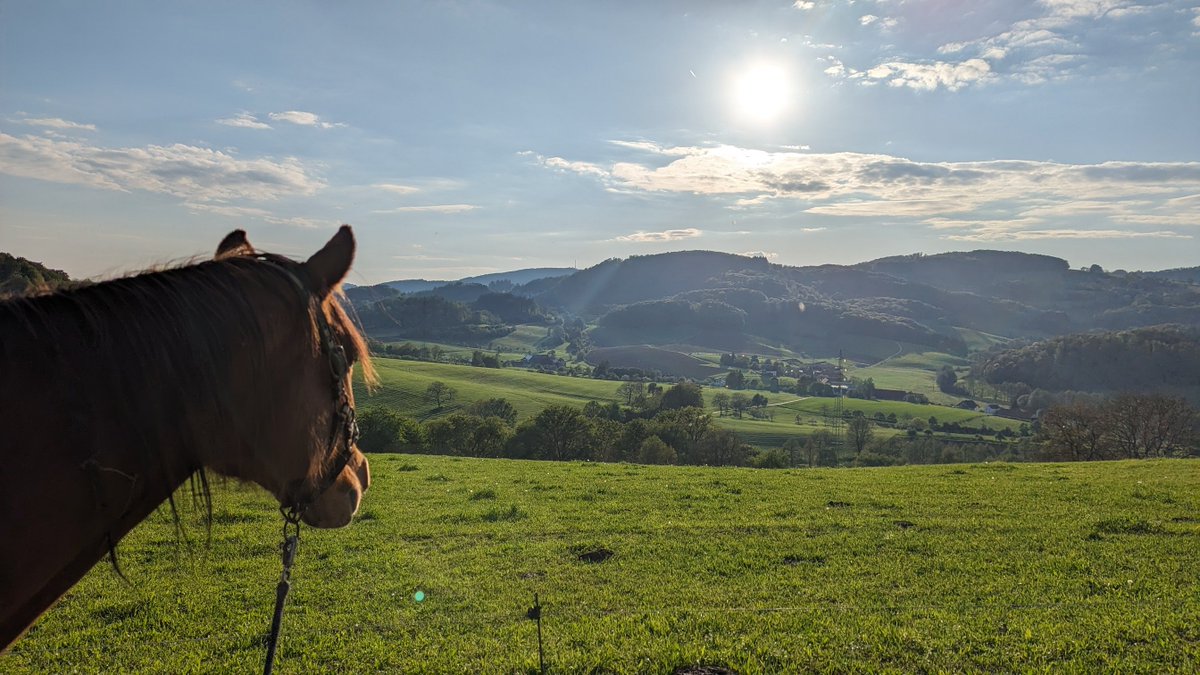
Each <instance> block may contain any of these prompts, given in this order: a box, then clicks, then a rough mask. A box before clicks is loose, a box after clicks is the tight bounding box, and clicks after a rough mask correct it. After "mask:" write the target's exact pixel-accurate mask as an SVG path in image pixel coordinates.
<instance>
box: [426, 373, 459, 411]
mask: <svg viewBox="0 0 1200 675" xmlns="http://www.w3.org/2000/svg"><path fill="white" fill-rule="evenodd" d="M425 397H426V398H428V399H430V400H432V401H433V402H434V405H436V406H437V407H438V408H441V407H442V401H450V400H451V399H453V398H454V388H453V387H450V386H448V385H447V384H446V383H445V382H442V381H441V380H434V381H433V382H430V383H429V386H428V387H426V388H425Z"/></svg>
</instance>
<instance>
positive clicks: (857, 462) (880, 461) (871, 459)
mask: <svg viewBox="0 0 1200 675" xmlns="http://www.w3.org/2000/svg"><path fill="white" fill-rule="evenodd" d="M903 463H904V462H903V461H901V460H900V459H899V458H898V457H892V456H890V455H883V454H880V453H878V452H863V453H861V454H859V456H858V457H855V458H854V466H895V465H897V464H903Z"/></svg>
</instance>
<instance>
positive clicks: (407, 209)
mask: <svg viewBox="0 0 1200 675" xmlns="http://www.w3.org/2000/svg"><path fill="white" fill-rule="evenodd" d="M478 208H479V207H478V206H476V205H474V204H428V205H425V206H397V207H395V208H391V209H379V210H376V211H372V212H371V213H379V214H390V213H466V212H467V211H474V210H475V209H478Z"/></svg>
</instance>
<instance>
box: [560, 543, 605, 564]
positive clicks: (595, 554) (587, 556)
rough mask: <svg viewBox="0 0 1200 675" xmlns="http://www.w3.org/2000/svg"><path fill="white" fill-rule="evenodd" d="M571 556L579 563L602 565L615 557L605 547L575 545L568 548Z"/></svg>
mask: <svg viewBox="0 0 1200 675" xmlns="http://www.w3.org/2000/svg"><path fill="white" fill-rule="evenodd" d="M570 551H571V555H573V556H575V559H576V560H578V561H579V562H585V563H592V564H597V563H602V562H604V561H606V560H608V559H609V558H611V557H613V556H614V555H616V554H615V553H613V551H612V549H610V548H608V547H607V546H597V545H594V544H575V545H574V546H572V547H571V548H570Z"/></svg>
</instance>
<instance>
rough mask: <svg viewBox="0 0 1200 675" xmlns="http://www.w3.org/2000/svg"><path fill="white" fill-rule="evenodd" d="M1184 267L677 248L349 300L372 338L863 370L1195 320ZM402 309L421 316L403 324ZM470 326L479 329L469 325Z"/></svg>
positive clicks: (1198, 288) (365, 292)
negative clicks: (560, 332)
mask: <svg viewBox="0 0 1200 675" xmlns="http://www.w3.org/2000/svg"><path fill="white" fill-rule="evenodd" d="M555 271H556V272H562V270H555ZM1190 272H1191V270H1169V271H1166V272H1162V273H1141V272H1133V273H1129V272H1117V273H1108V272H1105V271H1103V270H1102V269H1100V268H1099V267H1097V266H1094V265H1093V266H1091V267H1089V268H1087V269H1071V268H1070V266H1069V265H1068V264H1067V262H1066V261H1065V260H1062V259H1061V258H1054V257H1050V256H1044V255H1031V254H1026V253H1015V252H1005V251H971V252H963V253H945V254H939V255H911V256H897V257H891V258H881V259H879V260H874V261H870V262H865V263H861V264H858V265H817V266H810V267H789V266H785V265H776V264H772V263H770V262H769V261H768V260H766V259H765V258H756V257H746V256H740V255H734V254H729V253H718V252H712V251H682V252H675V253H663V254H657V255H645V256H633V257H630V258H626V259H616V258H614V259H610V260H606V261H604V262H602V263H600V264H598V265H595V266H593V267H590V268H587V269H584V270H579V271H576V272H574V273H571V274H563V275H561V276H548V277H543V278H538V279H535V280H534V281H531V282H529V283H526V284H524V285H521V286H516V287H512V286H511V279H508V278H503V276H502V275H499V276H497V277H496V278H495V279H493V280H492V282H491V286H484V285H483V284H482V283H478V282H472V281H471V280H469V279H464V280H463V281H461V282H454V283H450V284H443V285H441V286H438V287H434V288H428V287H423V288H420V289H419V290H416V289H415V288H414V290H416V292H415V293H413V294H411V295H407V296H401V295H400V293H399V292H398V291H397V290H396V288H395V285H394V284H391V285H380V286H376V287H368V288H355V289H352V290H351V291H350V297H351V299H352V300H353V301H354V302H355V304H356V306H357V307H358V309H359V313H360V315H362V316H363V317H364V325H365V326H366V328H367V329H368V330H369V331H373V332H376V333H385V334H389V335H400V334H403V335H405V336H406V337H413V338H425V339H433V338H438V339H453V338H455V336H456V335H465V336H466V337H467V340H468V342H467V343H468V344H481V339H482V338H483V337H486V336H489V335H490V336H494V335H498V334H502V332H500V331H499V329H498V328H496V326H498V325H500V324H505V325H515V324H520V323H544V322H546V321H560V322H567V321H581V322H582V323H581V324H580V325H581V326H585V327H587V328H588V333H587V337H588V340H589V341H590V344H593V345H596V346H601V347H615V346H622V345H672V344H675V345H694V346H699V347H703V348H705V349H711V350H721V351H738V350H742V349H743V348H752V347H753V346H754V345H756V344H769V345H774V346H778V347H780V348H784V349H790V350H794V351H797V352H805V353H810V354H812V353H814V350H816V352H815V353H821V354H823V355H826V356H828V355H831V354H832V355H836V353H837V351H838V350H839V349H840V345H847V346H848V350H847V356H851V357H858V358H862V359H863V360H866V361H868V362H869V361H871V360H877V359H878V358H882V356H886V355H887V353H891V352H890V351H886V350H887V347H883V348H878V347H876V348H873V351H872V352H871V354H869V355H868V354H863V355H857V354H855V353H854V348H853V347H852V346H851V345H853V344H854V343H855V341H856V340H868V341H874V342H873V344H876V345H879V344H884V345H892V344H905V345H911V346H913V348H915V349H925V350H929V351H937V352H944V353H949V354H955V355H964V354H966V352H967V350H968V346H967V344H966V342H965V341H964V337H963V335H964V332H972V331H973V332H975V333H982V334H987V335H992V336H998V338H999V339H1002V338H1020V339H1041V338H1048V337H1052V336H1057V335H1064V334H1072V333H1086V332H1089V331H1097V330H1109V331H1113V330H1128V329H1133V328H1141V327H1146V326H1154V325H1159V324H1167V323H1171V324H1181V325H1190V326H1200V284H1195V283H1190V282H1189V281H1188V280H1189V279H1190V278H1191V277H1190ZM481 280H482V278H481ZM498 290H510V291H511V293H502V294H497V293H495V291H498ZM415 297H426V298H431V299H428V300H425V301H423V302H416V301H415V300H414V299H413V298H415ZM404 298H408V299H404ZM432 298H436V299H432ZM517 298H521V299H523V300H524V301H526V302H529V303H531V304H529V305H522V304H521V303H520V302H518V301H517ZM446 303H458V304H460V305H462V309H461V310H454V311H451V312H449V314H447V311H449V308H451V307H452V305H451V304H446ZM408 310H412V311H415V312H418V316H417V317H415V318H414V317H406V316H401V314H403V313H404V312H405V311H408ZM442 310H447V311H442ZM464 312H465V313H464ZM450 314H453V315H454V316H452V317H451V316H449V315H450ZM435 316H436V317H440V318H436V319H435V318H434V317H435ZM451 325H453V326H455V328H452V329H451V328H450V326H451ZM468 325H470V326H474V328H471V329H465V328H463V326H468ZM480 326H488V328H486V329H480V328H479V327H480ZM834 345H839V346H837V347H835V346H834ZM880 351H886V353H884V354H880V353H879V352H880Z"/></svg>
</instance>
